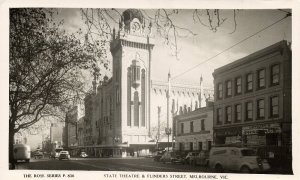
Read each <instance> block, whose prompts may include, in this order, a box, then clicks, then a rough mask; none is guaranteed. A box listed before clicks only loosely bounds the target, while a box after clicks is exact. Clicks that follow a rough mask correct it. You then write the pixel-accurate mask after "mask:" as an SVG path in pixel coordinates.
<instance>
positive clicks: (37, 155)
mask: <svg viewBox="0 0 300 180" xmlns="http://www.w3.org/2000/svg"><path fill="white" fill-rule="evenodd" d="M32 156H33V157H34V159H41V158H43V157H44V154H43V152H42V151H39V150H36V151H34V152H33V153H32Z"/></svg>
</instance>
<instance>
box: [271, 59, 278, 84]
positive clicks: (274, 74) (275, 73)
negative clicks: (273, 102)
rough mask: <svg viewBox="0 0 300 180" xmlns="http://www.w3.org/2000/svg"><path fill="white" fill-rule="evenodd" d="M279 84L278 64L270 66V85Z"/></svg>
mask: <svg viewBox="0 0 300 180" xmlns="http://www.w3.org/2000/svg"><path fill="white" fill-rule="evenodd" d="M278 84H279V64H275V65H273V66H271V85H278Z"/></svg>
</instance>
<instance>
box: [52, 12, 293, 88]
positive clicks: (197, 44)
mask: <svg viewBox="0 0 300 180" xmlns="http://www.w3.org/2000/svg"><path fill="white" fill-rule="evenodd" d="M119 11H120V12H122V11H124V10H122V9H119ZM284 11H290V10H284ZM145 12H147V13H148V14H153V12H155V9H154V10H153V9H152V10H151V9H148V10H146V11H145ZM221 13H222V14H221V17H222V18H226V20H225V22H224V23H223V24H222V25H221V27H220V28H219V29H218V31H217V32H213V31H211V30H209V28H207V27H205V26H203V25H201V24H200V23H195V22H194V21H193V10H180V11H179V13H178V14H177V15H176V16H172V20H173V21H174V23H176V25H178V26H180V27H185V28H188V29H190V30H191V31H193V32H194V33H195V34H197V35H195V36H192V35H190V36H188V37H183V38H179V39H178V49H179V54H178V58H176V57H175V56H174V51H173V50H171V48H170V46H168V45H166V44H164V43H163V40H162V39H161V38H160V37H159V36H158V35H156V34H154V36H155V41H156V44H155V47H154V50H153V61H152V66H153V72H152V79H153V80H163V81H166V80H167V74H168V71H169V69H170V71H171V75H172V77H175V78H174V79H173V82H176V83H185V84H198V83H199V78H200V76H201V74H202V75H203V79H204V81H203V82H204V85H205V86H208V87H212V86H213V77H212V72H213V71H214V69H216V68H218V67H221V66H223V65H225V64H228V63H230V62H233V61H235V60H237V59H239V58H242V57H244V56H247V55H249V54H251V53H253V52H255V51H257V50H260V49H263V48H264V47H267V46H269V45H272V44H274V43H276V42H278V41H281V40H288V41H291V39H292V36H291V18H290V17H289V18H286V19H284V20H283V21H280V22H279V23H277V24H275V25H273V26H271V27H270V28H268V29H266V30H264V31H262V32H261V33H259V34H257V35H255V36H253V37H252V38H250V39H248V40H246V41H244V42H243V43H241V44H239V45H237V46H235V47H234V48H231V49H230V50H228V51H225V52H224V53H222V54H220V55H218V56H217V57H215V58H212V59H211V60H209V61H207V62H205V63H203V64H201V65H199V66H197V65H198V64H199V63H201V62H203V61H206V60H207V59H210V58H211V57H213V56H215V55H217V54H218V53H220V52H222V51H223V50H225V49H227V48H229V47H231V46H232V45H234V44H236V43H238V42H240V41H241V40H243V39H245V38H246V37H248V36H251V35H252V34H254V33H256V32H258V31H260V30H261V29H263V28H265V27H267V26H269V25H271V24H273V23H274V22H276V21H278V20H280V19H281V18H283V17H284V16H285V15H286V13H285V12H283V11H280V10H277V9H268V10H264V9H260V10H246V9H243V10H239V11H237V14H236V22H237V27H236V31H235V32H234V33H232V32H233V30H234V21H233V10H230V9H228V10H221ZM57 18H58V19H59V20H62V19H63V20H64V28H65V29H66V31H68V32H70V33H71V32H75V31H77V30H78V29H79V28H81V29H83V30H84V29H85V28H86V26H85V25H84V23H83V20H82V17H81V12H80V10H79V9H59V15H58V16H57ZM205 20H207V19H205V16H203V21H204V22H205ZM113 26H115V25H113ZM182 34H187V33H186V32H184V31H182ZM109 58H111V57H109ZM195 66H197V67H196V68H194V69H193V70H190V71H188V70H189V69H191V68H193V67H195ZM186 71H187V72H186ZM184 72H186V73H184ZM183 73H184V74H183ZM107 74H108V75H110V73H107Z"/></svg>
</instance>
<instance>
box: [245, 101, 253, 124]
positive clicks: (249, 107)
mask: <svg viewBox="0 0 300 180" xmlns="http://www.w3.org/2000/svg"><path fill="white" fill-rule="evenodd" d="M252 120H253V103H252V102H246V121H252Z"/></svg>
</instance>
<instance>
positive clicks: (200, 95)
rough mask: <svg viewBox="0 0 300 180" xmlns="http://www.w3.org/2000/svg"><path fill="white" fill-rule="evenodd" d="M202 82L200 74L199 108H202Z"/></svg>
mask: <svg viewBox="0 0 300 180" xmlns="http://www.w3.org/2000/svg"><path fill="white" fill-rule="evenodd" d="M202 81H203V78H202V74H201V77H200V93H199V108H202Z"/></svg>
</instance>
